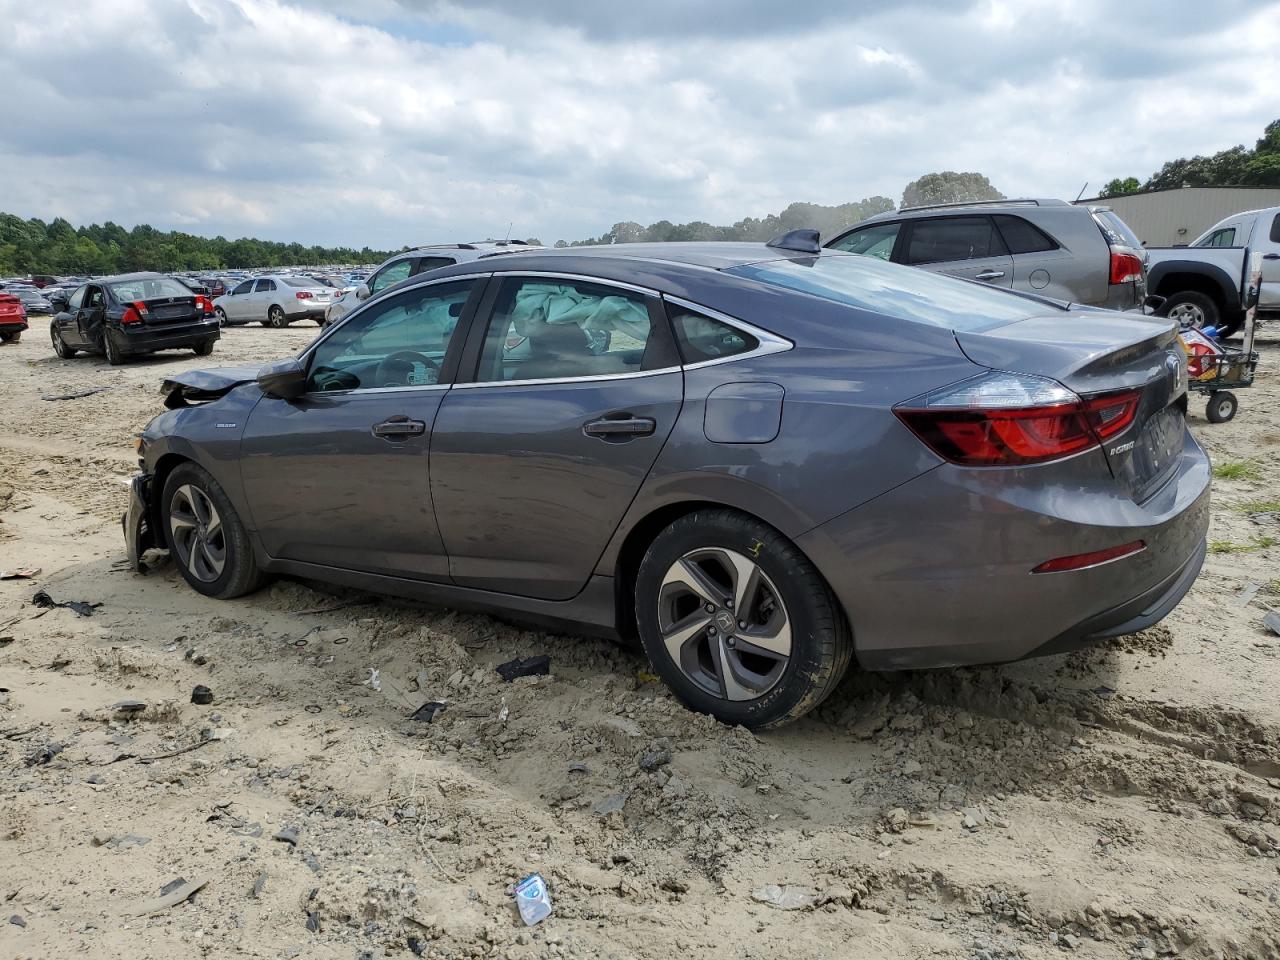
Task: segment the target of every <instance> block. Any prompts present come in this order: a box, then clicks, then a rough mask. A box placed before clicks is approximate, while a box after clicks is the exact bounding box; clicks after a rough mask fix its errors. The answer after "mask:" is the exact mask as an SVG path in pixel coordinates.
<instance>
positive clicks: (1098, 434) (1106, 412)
mask: <svg viewBox="0 0 1280 960" xmlns="http://www.w3.org/2000/svg"><path fill="white" fill-rule="evenodd" d="M1140 398H1141V391H1139V390H1124V391H1119V392H1115V393H1106V394H1099V395H1095V396H1092V397H1088V398H1085V399H1082V398H1080V397H1079V396H1077V395H1076V394H1075V393H1073V392H1072V391H1070V390H1068V389H1067V388H1066V387H1064V386H1062V384H1060V383H1056V382H1054V381H1053V380H1048V379H1045V378H1043V377H1033V376H1026V375H1022V374H1013V373H989V374H984V375H982V376H980V377H976V378H974V379H972V380H966V381H964V382H963V383H958V384H954V385H953V386H950V387H943V388H942V389H940V390H935V391H934V392H933V393H930V394H927V395H926V396H925V397H924V398H923V402H914V401H913V402H910V403H908V404H907V405H904V406H901V407H896V408H894V413H896V414H897V415H898V419H900V420H901V421H902V422H903V423H904V424H906V426H907V427H908V428H909V429H910V430H911V432H912V433H914V434H915V435H916V436H917V437H919V438H920V439H921V441H923V442H924V444H925V445H926V446H928V447H929V448H930V449H931V450H933V451H934V453H936V454H938V456H940V457H942V458H944V459H946V460H949V461H951V462H952V463H957V464H960V465H961V466H966V467H1004V466H1017V465H1022V464H1030V463H1044V462H1046V461H1049V460H1058V459H1061V458H1063V457H1068V456H1071V455H1072V454H1074V453H1079V452H1080V451H1082V450H1087V449H1089V448H1090V447H1094V446H1097V445H1098V444H1100V443H1101V442H1102V441H1104V440H1107V439H1109V438H1111V437H1114V436H1116V435H1117V434H1119V433H1122V432H1123V431H1124V430H1125V429H1127V428H1128V427H1129V425H1130V424H1132V423H1133V420H1134V417H1135V416H1136V415H1137V412H1138V401H1139V399H1140Z"/></svg>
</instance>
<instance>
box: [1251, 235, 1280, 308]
mask: <svg viewBox="0 0 1280 960" xmlns="http://www.w3.org/2000/svg"><path fill="white" fill-rule="evenodd" d="M1260 220H1261V222H1260V223H1259V224H1258V226H1257V227H1256V228H1255V229H1254V232H1255V233H1256V234H1257V236H1256V237H1255V239H1254V249H1260V250H1261V251H1262V288H1261V289H1260V291H1259V293H1258V309H1259V310H1280V213H1275V214H1273V215H1271V216H1264V217H1261V218H1260Z"/></svg>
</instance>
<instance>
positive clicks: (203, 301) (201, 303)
mask: <svg viewBox="0 0 1280 960" xmlns="http://www.w3.org/2000/svg"><path fill="white" fill-rule="evenodd" d="M196 309H197V310H199V311H200V312H201V313H213V301H212V300H210V299H209V298H208V297H206V296H205V295H204V294H203V293H197V294H196Z"/></svg>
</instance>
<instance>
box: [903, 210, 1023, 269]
mask: <svg viewBox="0 0 1280 960" xmlns="http://www.w3.org/2000/svg"><path fill="white" fill-rule="evenodd" d="M1004 252H1005V250H1004V243H1003V242H1002V241H1001V240H1000V237H999V235H997V234H996V231H995V227H994V226H993V225H992V223H991V219H990V218H989V217H947V218H946V219H939V220H917V221H915V222H914V223H912V224H911V240H910V243H909V244H908V245H907V260H906V262H907V263H911V264H919V263H946V262H948V261H952V260H974V259H976V258H978V257H992V256H1003V255H1004Z"/></svg>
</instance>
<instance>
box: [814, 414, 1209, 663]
mask: <svg viewBox="0 0 1280 960" xmlns="http://www.w3.org/2000/svg"><path fill="white" fill-rule="evenodd" d="M1101 457H1102V453H1101V450H1097V451H1092V452H1090V453H1089V454H1082V455H1080V456H1079V457H1078V458H1076V460H1075V461H1074V463H1067V464H1065V465H1064V464H1061V463H1060V464H1051V465H1044V466H1043V467H1031V468H1025V469H1023V470H1009V471H1006V470H1000V471H986V470H971V469H964V468H960V467H953V466H951V465H943V466H940V467H937V468H935V469H934V470H931V471H929V472H928V473H926V474H924V475H922V476H919V477H916V478H915V479H914V480H911V481H909V482H908V483H905V484H903V485H901V486H900V487H897V488H895V489H894V490H892V491H890V492H889V493H887V494H884V495H883V496H881V497H879V498H877V499H876V500H873V501H871V502H870V503H868V504H864V505H863V506H862V507H859V508H857V509H855V510H853V511H851V512H849V513H848V514H845V515H843V516H841V517H837V518H836V519H834V520H832V521H830V522H828V523H826V524H823V525H822V526H820V527H818V528H816V529H815V530H812V531H810V532H809V533H807V534H805V535H804V536H802V537H800V538H799V540H798V544H799V546H800V547H801V549H803V550H805V551H806V552H807V553H808V555H809V556H810V558H811V559H812V560H813V561H814V563H815V564H816V565H817V566H818V568H819V570H821V571H822V573H823V574H824V576H825V577H826V578H827V580H828V582H829V583H830V584H831V587H832V589H833V590H834V591H835V593H836V595H837V597H838V598H839V599H840V601H841V603H842V604H843V606H844V609H845V611H846V612H847V614H848V617H849V622H850V625H851V626H852V628H853V634H854V641H855V645H856V650H857V655H858V660H859V663H861V664H862V666H863V667H865V668H866V669H870V670H898V669H915V668H924V667H945V666H963V665H973V664H983V663H1002V662H1007V661H1011V660H1020V659H1023V658H1025V657H1029V656H1038V655H1043V654H1050V653H1060V652H1062V651H1064V650H1069V649H1074V648H1075V647H1079V646H1084V645H1087V644H1088V643H1091V642H1093V641H1096V640H1099V639H1103V638H1105V637H1109V636H1118V635H1121V634H1124V633H1131V632H1133V631H1135V630H1141V629H1144V628H1146V627H1149V626H1151V625H1152V624H1153V623H1156V622H1157V621H1158V620H1160V619H1161V618H1163V617H1164V616H1166V615H1167V614H1168V613H1169V611H1170V610H1172V609H1173V608H1174V606H1176V605H1177V603H1178V601H1179V600H1181V599H1182V597H1183V596H1184V595H1185V594H1186V592H1187V590H1188V589H1190V587H1191V584H1192V583H1193V582H1194V580H1195V576H1196V574H1197V573H1198V572H1199V569H1200V564H1201V562H1202V561H1203V557H1204V541H1205V534H1206V532H1207V530H1208V525H1209V480H1210V470H1209V460H1208V457H1206V456H1205V454H1204V451H1203V450H1201V449H1200V447H1199V445H1198V444H1197V443H1196V442H1195V439H1194V438H1193V437H1192V436H1191V434H1190V433H1188V434H1187V435H1186V439H1185V441H1184V445H1183V450H1182V453H1181V456H1180V460H1179V463H1178V468H1177V469H1176V471H1175V472H1174V473H1173V475H1172V476H1171V478H1170V479H1169V480H1168V481H1167V482H1166V483H1165V484H1164V486H1163V487H1161V488H1160V489H1159V490H1158V491H1156V493H1155V494H1153V495H1152V496H1151V497H1150V499H1149V500H1147V501H1145V502H1143V503H1135V502H1134V500H1133V499H1132V498H1131V497H1129V496H1128V495H1127V494H1125V493H1124V492H1123V491H1122V490H1121V489H1120V487H1119V486H1118V484H1117V483H1116V482H1115V481H1114V480H1113V479H1112V478H1111V477H1110V475H1109V471H1108V470H1107V468H1106V465H1105V462H1104V461H1102V459H1101ZM1044 467H1053V468H1054V470H1053V471H1046V470H1045V469H1044ZM1134 540H1143V541H1145V543H1146V545H1147V548H1146V549H1145V550H1143V551H1142V552H1140V553H1137V554H1133V555H1131V556H1126V557H1123V558H1121V559H1119V560H1116V561H1113V562H1111V563H1106V564H1102V565H1099V566H1095V567H1089V568H1085V569H1080V570H1073V571H1067V572H1062V573H1047V574H1033V573H1032V572H1031V570H1032V569H1033V568H1034V567H1035V566H1037V565H1038V564H1040V563H1043V562H1044V561H1046V560H1051V559H1054V558H1056V557H1065V556H1073V555H1076V554H1082V553H1088V552H1091V551H1094V550H1101V549H1105V548H1107V547H1113V546H1117V545H1119V544H1123V543H1129V542H1132V541H1134Z"/></svg>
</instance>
